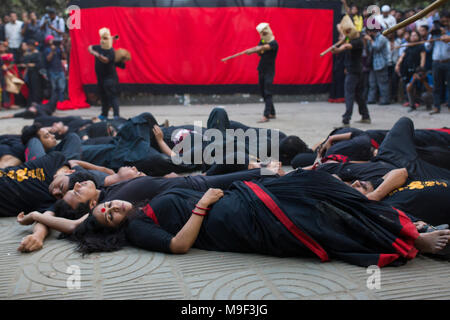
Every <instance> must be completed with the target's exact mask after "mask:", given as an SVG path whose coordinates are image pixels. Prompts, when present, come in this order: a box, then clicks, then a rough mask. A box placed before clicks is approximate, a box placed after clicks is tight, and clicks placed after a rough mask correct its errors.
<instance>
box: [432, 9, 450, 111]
mask: <svg viewBox="0 0 450 320" xmlns="http://www.w3.org/2000/svg"><path fill="white" fill-rule="evenodd" d="M449 18H450V14H449V13H447V12H445V13H443V14H442V17H441V23H439V22H435V24H434V26H433V29H432V32H431V34H432V36H433V39H440V40H439V41H435V42H434V43H433V54H432V59H433V63H432V70H433V85H434V86H433V100H434V108H433V110H432V111H431V112H430V114H431V115H433V114H437V113H440V112H441V102H442V101H441V99H442V91H443V90H445V87H446V84H445V83H446V82H447V93H446V95H447V105H448V99H449V96H448V95H449V94H450V43H448V41H449V40H450V39H449V37H450V31H449V29H448V19H449ZM448 106H449V107H450V105H448Z"/></svg>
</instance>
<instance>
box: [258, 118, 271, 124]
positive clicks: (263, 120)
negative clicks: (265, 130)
mask: <svg viewBox="0 0 450 320" xmlns="http://www.w3.org/2000/svg"><path fill="white" fill-rule="evenodd" d="M264 122H269V119H268V118H266V117H263V118H262V119H261V120H259V121H258V123H264Z"/></svg>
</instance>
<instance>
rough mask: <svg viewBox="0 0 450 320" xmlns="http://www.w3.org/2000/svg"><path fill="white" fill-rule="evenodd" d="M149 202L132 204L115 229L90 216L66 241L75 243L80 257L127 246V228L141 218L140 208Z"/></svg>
mask: <svg viewBox="0 0 450 320" xmlns="http://www.w3.org/2000/svg"><path fill="white" fill-rule="evenodd" d="M148 202H149V201H147V200H146V201H143V202H139V203H137V204H133V209H132V210H131V212H129V213H128V215H127V217H126V219H124V221H123V222H122V223H121V224H120V225H119V226H118V227H117V228H113V227H108V226H105V225H102V224H101V223H100V222H98V221H97V219H96V218H95V217H94V215H93V214H92V212H93V210H94V209H95V208H94V209H92V210H91V211H90V212H89V216H88V217H87V218H86V220H84V221H83V223H81V224H80V225H79V226H78V227H77V228H76V229H75V231H74V232H73V233H72V234H71V235H69V236H68V239H69V240H71V241H74V242H76V243H77V248H76V250H77V251H78V252H80V253H82V255H83V256H84V255H86V254H90V253H94V252H113V251H117V250H120V249H122V248H123V247H125V246H127V245H128V241H127V228H128V225H129V223H130V221H132V220H133V219H137V218H142V217H143V214H141V208H142V207H143V206H145V205H146V204H148Z"/></svg>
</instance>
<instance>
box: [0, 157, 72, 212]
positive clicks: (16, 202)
mask: <svg viewBox="0 0 450 320" xmlns="http://www.w3.org/2000/svg"><path fill="white" fill-rule="evenodd" d="M64 164H66V159H65V157H64V155H63V154H62V153H61V152H51V153H49V154H47V155H45V156H43V157H41V158H39V159H37V160H34V161H29V162H27V163H25V164H22V165H20V166H17V167H10V168H5V169H0V190H1V192H0V217H2V216H3V217H5V216H16V215H18V214H19V213H20V212H22V211H24V212H25V213H29V212H31V211H41V210H45V209H47V208H49V207H50V206H51V205H52V204H53V203H54V202H55V201H56V199H55V198H54V197H53V196H51V195H50V193H49V191H48V187H49V185H50V183H51V182H52V181H53V176H54V175H55V173H56V172H57V171H58V169H60V168H61V167H62V166H63V165H64Z"/></svg>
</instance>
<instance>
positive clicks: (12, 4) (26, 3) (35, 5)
mask: <svg viewBox="0 0 450 320" xmlns="http://www.w3.org/2000/svg"><path fill="white" fill-rule="evenodd" d="M1 2H2V5H1V7H0V13H1V15H2V16H3V15H5V14H7V13H9V12H10V11H16V12H17V13H18V14H20V13H22V12H24V11H27V12H32V11H34V12H36V13H37V14H38V15H39V16H40V15H43V14H45V8H46V7H47V6H48V7H53V8H55V9H56V10H57V12H58V14H62V13H63V12H64V11H65V9H66V8H67V6H68V3H69V1H68V0H1ZM19 17H20V15H19ZM19 19H20V18H19Z"/></svg>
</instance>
